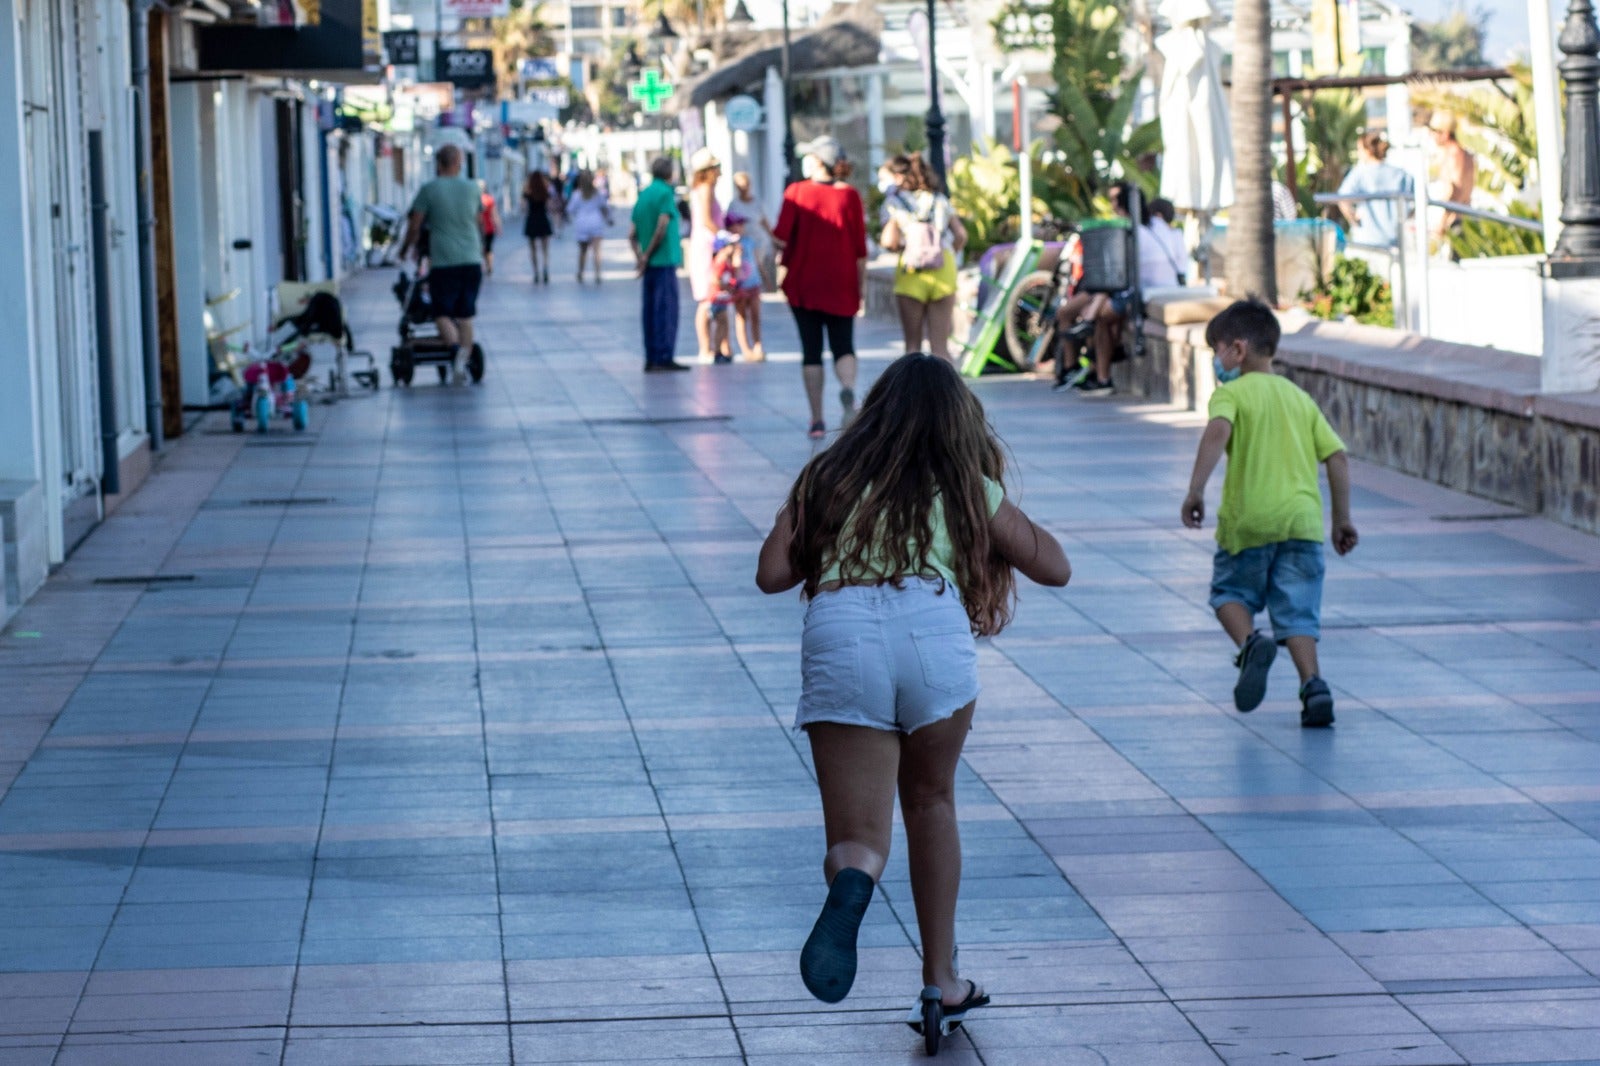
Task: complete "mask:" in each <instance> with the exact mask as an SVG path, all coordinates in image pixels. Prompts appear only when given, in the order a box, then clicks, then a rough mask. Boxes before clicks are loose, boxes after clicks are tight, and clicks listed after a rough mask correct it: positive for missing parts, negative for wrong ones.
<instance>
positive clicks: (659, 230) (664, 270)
mask: <svg viewBox="0 0 1600 1066" xmlns="http://www.w3.org/2000/svg"><path fill="white" fill-rule="evenodd" d="M650 178H651V181H650V184H649V185H646V186H645V187H644V188H643V189H641V190H640V191H639V198H638V200H637V201H635V203H634V205H633V226H632V229H631V230H630V232H629V234H628V242H629V243H630V244H631V245H632V246H633V255H634V260H635V262H636V263H637V264H638V273H639V277H640V278H642V279H644V293H643V296H644V299H643V307H642V319H643V322H642V324H643V327H644V329H643V332H644V370H645V373H647V374H653V373H656V372H658V371H663V370H688V369H689V368H688V367H686V366H684V365H683V364H682V363H679V362H678V361H676V360H675V359H673V353H674V351H675V350H676V348H677V344H678V267H679V266H680V265H682V263H683V247H682V245H681V243H680V242H679V240H678V208H677V196H676V194H675V193H674V191H673V188H672V160H670V159H668V158H666V157H665V156H662V157H661V158H659V159H657V160H656V161H655V162H653V163H651V164H650Z"/></svg>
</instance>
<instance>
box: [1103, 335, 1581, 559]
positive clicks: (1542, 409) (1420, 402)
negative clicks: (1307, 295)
mask: <svg viewBox="0 0 1600 1066" xmlns="http://www.w3.org/2000/svg"><path fill="white" fill-rule="evenodd" d="M1170 317H1183V316H1170ZM1284 326H1285V335H1284V338H1283V343H1282V345H1281V346H1280V350H1279V357H1278V364H1279V367H1280V372H1281V373H1283V374H1284V375H1285V376H1286V377H1288V378H1289V379H1290V380H1292V381H1294V382H1295V383H1296V384H1298V385H1299V386H1300V387H1301V388H1303V389H1305V390H1306V391H1307V392H1308V393H1310V394H1311V396H1312V397H1313V398H1314V399H1315V400H1316V401H1317V403H1318V404H1319V405H1320V406H1321V407H1322V410H1323V412H1324V413H1325V414H1326V415H1327V418H1328V421H1329V422H1330V423H1331V424H1332V425H1333V427H1334V429H1335V430H1337V431H1338V433H1339V435H1340V436H1342V437H1343V438H1344V440H1345V443H1346V444H1347V445H1348V446H1349V449H1350V454H1351V455H1353V456H1356V457H1358V458H1361V459H1365V460H1368V461H1370V462H1374V463H1380V464H1382V465H1384V466H1387V467H1390V468H1392V469H1394V470H1398V471H1401V472H1402V473H1406V474H1411V475H1414V476H1416V477H1421V478H1427V479H1428V480H1429V481H1433V482H1437V483H1438V484H1441V485H1445V486H1447V487H1449V488H1453V489H1457V490H1460V491H1463V492H1468V493H1471V494H1473V495H1475V496H1481V497H1483V498H1484V499H1488V500H1493V501H1495V502H1497V503H1502V504H1507V505H1509V506H1512V507H1517V508H1520V509H1522V510H1525V511H1529V512H1532V513H1536V514H1545V515H1548V516H1549V517H1550V518H1553V519H1555V520H1557V521H1560V522H1563V523H1565V524H1567V525H1571V526H1576V527H1577V528H1579V529H1583V530H1587V531H1589V532H1591V533H1600V393H1576V394H1564V395H1543V394H1540V392H1539V360H1538V359H1537V358H1536V357H1533V356H1524V355H1517V354H1514V353H1509V352H1503V351H1496V350H1494V349H1487V348H1475V347H1472V346H1469V345H1457V344H1450V343H1448V342H1443V341H1433V340H1428V339H1426V338H1422V337H1418V336H1416V335H1414V334H1408V333H1403V332H1399V331H1396V330H1384V329H1376V328H1373V327H1364V326H1353V325H1346V324H1342V323H1327V322H1317V321H1315V320H1306V319H1304V318H1299V317H1293V316H1286V318H1285V322H1284ZM1113 380H1115V382H1116V384H1117V387H1118V389H1119V390H1122V391H1125V392H1130V393H1133V394H1134V395H1138V396H1144V397H1148V398H1149V399H1152V400H1156V401H1158V402H1165V403H1173V404H1176V405H1178V406H1180V407H1183V408H1186V409H1189V410H1196V411H1200V410H1204V409H1205V407H1206V404H1207V402H1208V401H1209V399H1210V396H1211V391H1212V389H1213V388H1215V381H1214V377H1213V373H1212V369H1211V351H1210V349H1208V348H1207V347H1206V346H1205V338H1204V327H1203V326H1202V325H1200V324H1197V323H1192V322H1190V323H1183V322H1179V323H1169V322H1164V321H1161V320H1160V317H1159V316H1158V315H1152V318H1151V319H1150V320H1149V321H1148V322H1147V323H1146V329H1145V356H1144V358H1143V359H1129V360H1128V361H1126V362H1123V363H1119V364H1117V366H1116V368H1115V370H1114V371H1113Z"/></svg>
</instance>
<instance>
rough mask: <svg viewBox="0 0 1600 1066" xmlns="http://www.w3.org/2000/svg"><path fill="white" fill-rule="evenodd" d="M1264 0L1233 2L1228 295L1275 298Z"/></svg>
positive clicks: (1269, 31) (1269, 63) (1269, 29)
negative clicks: (1231, 183)
mask: <svg viewBox="0 0 1600 1066" xmlns="http://www.w3.org/2000/svg"><path fill="white" fill-rule="evenodd" d="M1268 6H1269V0H1237V2H1236V3H1235V4H1234V6H1233V30H1234V48H1233V101H1232V108H1231V117H1232V120H1233V162H1234V175H1235V178H1234V201H1233V206H1232V207H1231V208H1229V209H1228V293H1229V295H1231V296H1234V297H1236V298H1241V297H1244V296H1256V297H1259V298H1261V299H1263V300H1265V301H1266V302H1267V303H1269V304H1274V305H1276V304H1277V302H1278V284H1277V270H1276V262H1275V260H1276V255H1275V252H1274V246H1273V239H1272V111H1271V105H1272V86H1271V81H1272V23H1271V20H1270V19H1269V18H1268Z"/></svg>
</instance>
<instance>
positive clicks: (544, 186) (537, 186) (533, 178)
mask: <svg viewBox="0 0 1600 1066" xmlns="http://www.w3.org/2000/svg"><path fill="white" fill-rule="evenodd" d="M522 198H523V199H524V200H527V201H528V202H529V203H530V204H542V203H544V202H545V201H547V200H549V199H550V179H549V178H547V177H545V174H544V171H542V170H530V171H528V180H527V181H524V182H523V183H522Z"/></svg>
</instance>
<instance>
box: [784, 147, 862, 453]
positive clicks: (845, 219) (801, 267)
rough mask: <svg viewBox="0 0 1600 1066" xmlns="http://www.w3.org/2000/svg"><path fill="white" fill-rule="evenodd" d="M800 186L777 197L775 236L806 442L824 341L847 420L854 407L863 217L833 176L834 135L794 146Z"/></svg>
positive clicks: (837, 155) (815, 428)
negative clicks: (796, 335) (801, 387)
mask: <svg viewBox="0 0 1600 1066" xmlns="http://www.w3.org/2000/svg"><path fill="white" fill-rule="evenodd" d="M800 156H801V159H800V166H801V170H802V172H803V173H804V174H805V180H804V181H797V182H795V183H794V184H793V185H791V186H789V187H788V188H787V189H785V190H784V192H783V207H782V209H781V210H779V212H778V224H777V225H776V226H774V227H773V229H772V235H773V239H774V240H775V241H776V242H777V243H778V246H779V248H780V249H781V250H782V253H783V266H784V278H783V294H784V296H786V297H787V298H788V300H789V307H790V308H791V309H792V310H793V311H794V321H795V325H796V326H797V327H798V328H799V330H800V355H801V363H802V367H801V373H802V375H803V376H804V380H805V388H806V401H807V403H808V404H809V405H810V407H811V426H810V429H809V430H808V431H807V433H808V435H809V436H810V437H811V439H812V440H819V439H821V438H822V437H823V436H824V435H825V434H826V433H827V426H826V424H825V423H824V422H823V419H822V384H823V380H824V375H823V369H822V339H823V335H824V334H826V335H827V338H828V347H829V349H830V350H832V352H833V372H834V374H835V376H836V377H837V378H838V379H839V404H840V406H841V407H842V408H844V418H845V420H846V421H848V420H849V418H850V416H851V415H852V414H854V412H855V403H856V388H855V386H856V345H855V316H856V315H857V314H858V313H859V312H860V310H861V299H862V290H863V288H864V287H865V286H866V280H867V220H866V215H865V213H864V211H863V208H862V206H861V195H860V194H859V193H857V192H856V191H855V189H853V188H851V187H850V186H849V185H846V184H844V183H843V182H841V181H838V180H836V179H835V177H834V171H835V168H836V167H837V166H838V164H839V160H840V159H842V158H843V157H844V151H843V150H842V149H841V148H840V147H839V142H838V141H836V140H834V139H833V138H832V137H818V138H817V139H816V140H814V141H810V142H808V143H807V144H804V145H802V146H801V147H800Z"/></svg>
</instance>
